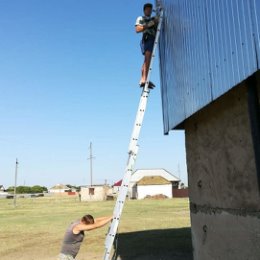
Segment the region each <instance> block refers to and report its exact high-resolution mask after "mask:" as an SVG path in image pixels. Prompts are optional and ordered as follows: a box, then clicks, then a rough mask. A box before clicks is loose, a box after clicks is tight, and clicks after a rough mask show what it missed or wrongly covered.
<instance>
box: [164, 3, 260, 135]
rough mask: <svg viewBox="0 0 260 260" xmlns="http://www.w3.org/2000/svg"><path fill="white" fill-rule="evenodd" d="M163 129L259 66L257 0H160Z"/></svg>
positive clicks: (258, 12)
mask: <svg viewBox="0 0 260 260" xmlns="http://www.w3.org/2000/svg"><path fill="white" fill-rule="evenodd" d="M160 2H161V4H162V7H163V8H164V13H165V17H164V23H163V28H162V33H161V37H160V46H159V53H160V73H161V92H162V93H161V94H162V103H163V118H164V129H165V133H168V132H169V131H170V130H171V129H173V128H175V127H177V126H179V125H180V124H181V123H182V122H183V121H184V120H185V119H186V118H188V117H189V116H191V115H192V114H194V113H196V112H197V111H198V110H200V109H201V108H203V107H204V106H206V105H207V104H209V103H210V102H212V101H213V100H215V99H217V98H218V97H220V96H221V95H222V94H224V93H226V92H227V91H228V90H230V89H231V88H233V87H234V86H236V85H237V84H238V83H240V82H241V81H243V80H244V79H246V78H247V77H248V76H250V75H251V74H253V73H254V72H255V71H256V70H258V69H259V64H260V63H259V62H260V34H259V28H260V1H259V0H258V1H256V0H162V1H160Z"/></svg>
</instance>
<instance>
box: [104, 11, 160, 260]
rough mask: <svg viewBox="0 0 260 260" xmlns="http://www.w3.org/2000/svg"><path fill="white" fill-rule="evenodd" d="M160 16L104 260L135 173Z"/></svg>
mask: <svg viewBox="0 0 260 260" xmlns="http://www.w3.org/2000/svg"><path fill="white" fill-rule="evenodd" d="M157 10H158V11H157V12H158V14H159V23H158V26H157V32H156V37H155V42H154V46H153V52H152V58H151V63H150V67H149V71H148V75H147V80H146V82H145V86H144V88H143V91H142V95H141V99H140V103H139V107H138V110H137V114H136V119H135V123H134V128H133V132H132V137H131V139H130V144H129V149H128V151H129V152H128V153H129V157H128V160H127V166H126V169H125V174H124V177H123V180H122V184H121V187H120V190H119V195H118V198H117V201H116V205H115V208H114V212H113V220H112V223H111V225H110V228H109V230H108V234H107V236H106V240H105V254H104V258H103V260H109V259H110V254H111V250H112V247H113V243H114V240H115V237H116V233H117V229H118V225H119V222H120V218H121V214H122V211H123V207H124V203H125V200H126V197H127V193H128V186H129V183H130V179H131V175H132V173H133V168H134V164H135V161H136V156H137V153H138V147H139V146H138V144H137V142H138V138H139V134H140V131H141V127H142V123H143V119H144V114H145V111H146V106H147V101H148V97H149V93H150V89H149V81H150V76H151V71H152V66H153V60H154V57H155V51H156V48H157V45H158V41H159V37H160V32H161V27H162V20H163V10H162V9H159V8H158V9H157Z"/></svg>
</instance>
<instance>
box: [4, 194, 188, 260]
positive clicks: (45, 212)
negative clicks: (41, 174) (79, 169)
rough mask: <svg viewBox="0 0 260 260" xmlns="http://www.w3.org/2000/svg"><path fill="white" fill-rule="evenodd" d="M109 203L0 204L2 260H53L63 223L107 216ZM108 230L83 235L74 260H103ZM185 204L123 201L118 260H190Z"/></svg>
mask: <svg viewBox="0 0 260 260" xmlns="http://www.w3.org/2000/svg"><path fill="white" fill-rule="evenodd" d="M114 203H115V202H113V201H104V202H79V201H78V200H77V198H67V197H66V198H64V197H46V198H27V199H22V198H21V199H18V200H17V207H16V208H15V209H14V208H13V204H12V200H7V199H1V200H0V255H1V259H2V260H7V259H8V260H13V259H21V260H25V259H26V260H33V259H34V260H51V259H57V255H58V254H59V249H60V245H61V242H62V239H63V235H64V232H65V230H66V228H67V226H68V224H69V223H70V222H71V221H73V220H75V219H79V218H80V217H81V216H82V215H84V214H86V213H89V214H92V215H93V216H94V217H100V216H103V215H110V214H111V213H112V210H113V207H114ZM107 229H108V227H103V228H101V229H98V230H95V231H91V232H88V233H87V234H86V237H85V241H84V243H83V244H82V247H81V250H80V253H79V255H78V257H77V259H78V260H92V259H102V255H103V250H104V239H105V234H106V232H107ZM191 251H192V248H191V234H190V217H189V202H188V199H171V200H170V199H169V200H140V201H136V200H134V201H127V203H126V206H125V208H124V212H123V217H122V220H121V224H120V227H119V236H118V250H117V252H118V255H119V257H118V259H122V260H130V259H131V260H135V259H136V260H137V259H138V260H146V259H147V260H148V259H149V260H152V259H154V260H155V259H156V260H160V259H161V260H168V259H178V260H179V259H180V260H182V259H192V258H191Z"/></svg>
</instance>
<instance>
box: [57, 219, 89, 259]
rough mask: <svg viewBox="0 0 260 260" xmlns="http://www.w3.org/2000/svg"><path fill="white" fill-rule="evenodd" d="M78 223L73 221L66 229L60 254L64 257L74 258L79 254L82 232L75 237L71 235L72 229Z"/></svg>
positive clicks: (82, 237)
mask: <svg viewBox="0 0 260 260" xmlns="http://www.w3.org/2000/svg"><path fill="white" fill-rule="evenodd" d="M79 223H80V220H77V221H74V222H72V223H71V224H70V226H69V227H68V229H67V230H66V233H65V236H64V239H63V243H62V247H61V253H62V254H64V255H71V256H73V257H74V258H75V257H76V255H77V254H78V252H79V249H80V246H81V243H82V241H83V239H84V236H85V234H84V231H81V232H80V233H79V234H77V235H75V234H74V233H73V228H74V227H75V226H76V225H78V224H79Z"/></svg>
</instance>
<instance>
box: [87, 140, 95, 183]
mask: <svg viewBox="0 0 260 260" xmlns="http://www.w3.org/2000/svg"><path fill="white" fill-rule="evenodd" d="M94 158H95V157H93V154H92V142H90V145H89V158H88V160H89V162H90V186H91V187H92V185H93V159H94Z"/></svg>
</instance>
